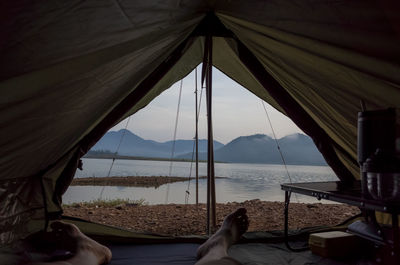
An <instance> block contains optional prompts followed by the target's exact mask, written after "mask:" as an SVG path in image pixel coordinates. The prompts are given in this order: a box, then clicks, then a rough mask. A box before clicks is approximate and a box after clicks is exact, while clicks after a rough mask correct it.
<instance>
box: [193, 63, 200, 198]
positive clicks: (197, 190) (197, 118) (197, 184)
mask: <svg viewBox="0 0 400 265" xmlns="http://www.w3.org/2000/svg"><path fill="white" fill-rule="evenodd" d="M194 75H195V83H196V85H195V89H196V91H195V92H194V93H195V101H196V103H195V108H196V137H195V138H196V206H198V205H199V116H198V115H199V114H198V106H197V104H198V103H197V67H196V68H195V71H194Z"/></svg>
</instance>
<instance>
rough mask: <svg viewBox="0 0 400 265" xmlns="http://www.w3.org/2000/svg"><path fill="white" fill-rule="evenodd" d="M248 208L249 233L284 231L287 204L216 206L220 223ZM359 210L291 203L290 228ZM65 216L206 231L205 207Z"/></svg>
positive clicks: (337, 219)
mask: <svg viewBox="0 0 400 265" xmlns="http://www.w3.org/2000/svg"><path fill="white" fill-rule="evenodd" d="M239 207H245V208H246V209H247V211H248V216H249V219H250V227H249V231H272V230H283V221H284V215H283V212H284V203H283V202H269V201H260V200H249V201H245V202H241V203H237V202H233V203H226V204H217V208H216V211H217V223H218V224H221V223H222V221H223V218H224V216H226V215H227V214H228V213H230V212H232V211H233V210H235V209H237V208H239ZM359 212H360V211H359V209H358V208H357V207H353V206H348V205H343V204H322V203H314V204H305V203H291V204H290V207H289V227H290V229H297V228H302V227H311V226H319V225H335V224H339V223H341V222H342V221H344V220H346V219H347V218H349V217H351V216H353V215H355V214H358V213H359ZM64 214H65V215H68V216H75V217H80V218H83V219H86V220H90V221H93V222H97V223H102V224H107V225H112V226H117V227H122V228H125V229H129V230H133V231H145V232H151V233H159V234H168V235H203V234H205V227H206V218H205V217H206V205H205V204H199V205H198V206H196V205H193V204H188V205H185V204H166V205H137V204H129V203H123V204H120V205H117V206H103V205H90V206H89V205H86V204H84V203H81V204H74V205H71V206H64Z"/></svg>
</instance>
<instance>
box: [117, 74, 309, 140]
mask: <svg viewBox="0 0 400 265" xmlns="http://www.w3.org/2000/svg"><path fill="white" fill-rule="evenodd" d="M197 71H198V77H199V78H198V79H200V71H201V68H200V67H198V70H197ZM182 82H183V83H182V94H181V102H180V107H179V114H178V115H179V116H178V127H177V133H176V139H186V140H187V139H193V137H194V135H195V94H194V91H195V73H194V71H193V72H192V73H190V74H189V75H188V76H186V77H185V78H184V79H183V80H182ZM180 86H181V81H179V82H177V83H175V84H174V85H172V86H171V87H170V88H169V89H167V90H165V91H164V92H163V93H161V94H160V95H159V96H158V97H156V98H155V99H154V100H153V101H152V102H150V103H149V104H148V105H147V106H146V107H145V108H143V109H141V110H139V111H138V112H137V113H135V114H133V115H132V116H131V118H130V121H129V123H128V127H127V129H128V130H130V131H131V132H133V133H135V134H137V135H138V136H140V137H142V138H144V139H146V140H154V141H158V142H165V141H169V140H172V139H173V137H174V128H175V120H176V115H177V108H178V100H179V90H180ZM198 90H199V93H198V98H199V101H200V94H201V93H200V91H201V86H200V80H198ZM212 93H213V95H212V96H213V97H212V107H213V111H212V122H213V135H214V140H217V141H219V142H221V143H223V144H227V143H229V142H230V141H232V140H233V139H235V138H237V137H239V136H248V135H253V134H266V135H269V136H273V134H272V130H271V126H270V124H269V122H268V118H267V115H266V113H265V111H264V108H263V105H262V101H261V99H259V98H258V97H257V96H255V95H254V94H253V93H251V92H250V91H248V90H247V89H245V88H244V87H242V86H241V85H239V84H238V83H236V82H235V81H233V80H232V79H230V78H229V77H227V76H226V75H224V74H223V73H222V72H220V71H218V69H216V68H213V92H212ZM264 104H265V107H266V109H267V112H268V115H269V117H270V119H271V123H272V126H273V129H274V131H275V134H276V137H277V138H278V139H279V138H281V137H283V136H286V135H290V134H294V133H303V132H302V131H301V130H300V129H299V128H298V127H297V126H296V125H295V124H294V123H293V122H292V121H291V120H290V119H289V118H287V117H286V116H285V115H283V114H281V113H280V112H279V111H277V110H275V109H274V108H273V107H271V106H270V105H269V104H267V103H264ZM127 120H128V119H125V120H124V121H122V122H121V123H119V124H118V125H116V126H114V127H113V128H112V129H111V130H110V131H117V130H120V129H122V128H125V126H126V124H127ZM199 138H200V139H206V138H207V115H206V101H205V89H203V94H202V99H201V107H200V116H199Z"/></svg>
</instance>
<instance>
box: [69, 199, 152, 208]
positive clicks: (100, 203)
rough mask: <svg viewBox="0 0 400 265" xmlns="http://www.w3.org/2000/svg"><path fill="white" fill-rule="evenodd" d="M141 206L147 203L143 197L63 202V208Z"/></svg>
mask: <svg viewBox="0 0 400 265" xmlns="http://www.w3.org/2000/svg"><path fill="white" fill-rule="evenodd" d="M121 205H123V206H142V205H147V202H146V201H145V200H144V199H139V200H131V199H96V200H91V201H87V202H74V203H71V204H63V207H64V208H68V207H74V208H79V207H117V206H121Z"/></svg>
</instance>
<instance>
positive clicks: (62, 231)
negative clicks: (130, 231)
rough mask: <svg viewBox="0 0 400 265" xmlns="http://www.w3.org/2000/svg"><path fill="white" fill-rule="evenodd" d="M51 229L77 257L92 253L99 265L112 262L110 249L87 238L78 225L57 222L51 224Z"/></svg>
mask: <svg viewBox="0 0 400 265" xmlns="http://www.w3.org/2000/svg"><path fill="white" fill-rule="evenodd" d="M51 228H52V229H53V233H55V234H56V237H57V238H59V240H60V241H61V242H64V244H65V243H68V244H69V248H71V251H73V252H75V254H76V255H78V254H85V253H88V252H90V253H92V254H94V256H95V257H96V259H97V261H98V264H103V263H108V262H110V260H111V256H112V254H111V251H110V249H109V248H107V247H105V246H103V245H101V244H100V243H98V242H96V241H94V240H93V239H91V238H89V237H87V236H86V235H85V234H83V233H82V232H81V231H80V230H79V228H78V227H77V226H76V225H74V224H69V223H64V222H60V221H56V222H53V223H52V224H51ZM72 248H73V249H72Z"/></svg>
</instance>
